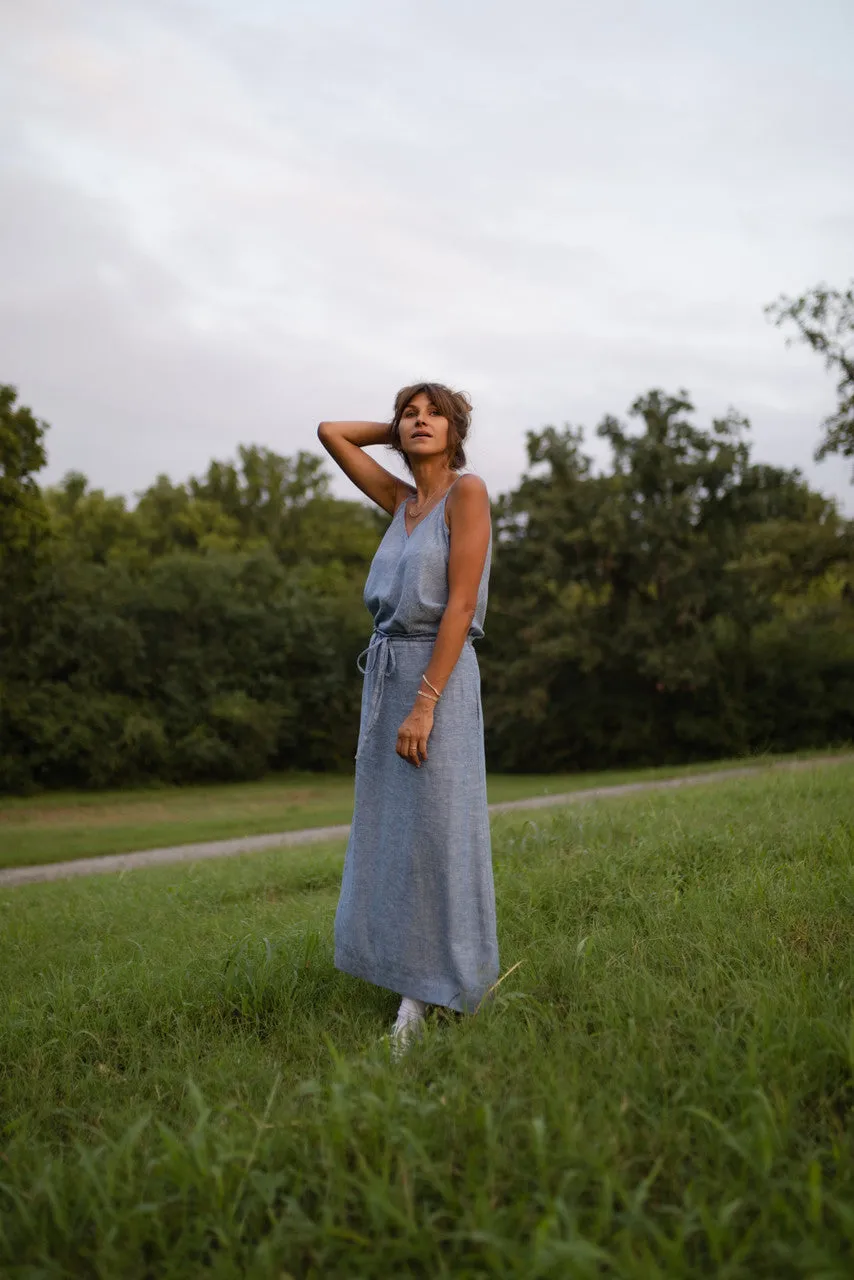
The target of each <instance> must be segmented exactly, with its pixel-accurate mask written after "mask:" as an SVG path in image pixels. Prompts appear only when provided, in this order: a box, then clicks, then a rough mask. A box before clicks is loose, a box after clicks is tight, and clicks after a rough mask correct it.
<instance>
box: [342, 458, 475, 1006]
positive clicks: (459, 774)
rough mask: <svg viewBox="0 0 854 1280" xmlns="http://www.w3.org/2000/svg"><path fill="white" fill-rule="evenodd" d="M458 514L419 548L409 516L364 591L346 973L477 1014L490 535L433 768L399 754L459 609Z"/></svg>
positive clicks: (383, 549) (420, 536)
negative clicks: (451, 579) (448, 614)
mask: <svg viewBox="0 0 854 1280" xmlns="http://www.w3.org/2000/svg"><path fill="white" fill-rule="evenodd" d="M455 483H456V481H455ZM446 500H447V494H445V495H444V497H443V498H442V499H441V501H440V502H439V503H437V505H436V506H435V507H434V508H433V509H432V510H431V511H430V512H428V514H427V515H426V516H425V517H424V518H423V519H422V520H421V521H420V523H419V524H417V525H416V526H415V528H414V529H413V530H412V533H411V534H407V532H406V527H405V523H404V505H405V504H403V503H401V505H400V506H399V507H398V508H397V510H396V512H395V514H394V517H393V519H392V521H391V524H390V525H389V527H388V529H387V530H386V532H385V535H384V536H383V539H382V541H381V542H380V545H379V547H378V548H377V551H376V554H375V556H374V559H373V561H372V563H371V568H370V571H369V573H368V577H367V581H366V583H365V590H364V597H363V598H364V602H365V606H366V607H367V609H368V610H369V612H370V613H371V615H372V617H373V619H374V632H373V634H372V636H371V639H370V643H369V644H368V647H367V648H366V649H364V650H363V652H362V653H361V654H359V658H358V659H357V665H358V667H359V670H360V671H361V672H362V673H363V675H364V677H365V679H364V685H363V688H362V709H361V720H360V725H359V744H358V749H357V752H356V785H355V806H354V812H353V823H352V826H351V828H350V839H349V842H348V845H347V854H346V857H345V861H344V875H343V880H342V885H341V896H340V898H339V902H338V909H337V912H336V915H335V964H336V966H337V968H339V969H341V970H343V971H344V972H345V973H351V974H354V975H355V976H357V977H360V978H365V979H367V981H369V982H373V983H375V984H376V985H377V986H380V987H387V988H388V989H389V990H391V991H396V992H398V993H399V994H400V995H406V996H410V997H412V998H414V999H417V1000H424V1001H426V1002H427V1003H428V1004H439V1005H445V1006H447V1007H448V1008H450V1009H456V1010H458V1011H460V1012H470V1011H471V1010H473V1009H474V1008H475V1007H476V1006H477V1004H478V1003H479V1002H480V1000H481V999H482V998H483V996H484V995H485V994H486V992H487V990H488V989H489V987H490V986H492V984H493V983H494V982H495V981H496V980H497V978H498V940H497V937H496V931H495V891H494V888H493V880H492V847H491V841H490V831H489V814H488V811H487V804H486V762H485V756H484V746H483V715H482V711H481V700H480V669H479V667H478V661H477V654H476V653H475V649H474V641H475V640H478V639H480V637H481V636H483V634H484V631H483V622H484V617H485V614H486V604H487V595H488V583H489V571H490V566H491V559H492V535H491V533H490V539H489V549H488V551H487V557H486V563H485V565H484V568H483V574H482V576H481V581H480V586H479V591H478V600H477V608H476V611H475V616H474V618H473V619H472V623H471V626H470V628H469V634H468V637H467V639H466V641H465V643H464V645H463V649H462V653H461V654H460V657H459V660H458V661H457V663H456V666H455V667H454V669H453V671H452V672H451V676H450V679H449V680H448V682H447V684H446V685H445V688H444V690H443V691H442V697H441V699H440V701H439V702H437V703H436V704H434V719H433V730H432V732H431V734H430V738H429V740H428V743H427V760H426V762H424V763H422V765H421V767H420V768H416V767H415V766H414V765H412V764H410V763H409V761H407V760H404V759H403V758H402V757H401V756H399V755H398V754H397V752H396V751H395V743H396V742H397V732H398V729H399V728H400V726H401V724H402V723H403V721H404V720H405V719H406V716H407V715H408V714H409V712H410V711H411V709H412V706H413V703H414V702H415V697H416V690H417V689H418V688H419V685H420V681H421V676H422V674H423V672H424V670H425V668H426V666H427V663H428V662H429V661H430V655H431V653H432V649H433V644H434V642H435V638H436V633H437V631H438V628H439V623H440V622H441V620H442V614H443V612H444V609H445V606H446V605H447V602H448V553H449V550H450V534H449V532H448V527H447V525H446V524H445V516H444V512H445V502H446ZM362 660H364V665H363V662H362Z"/></svg>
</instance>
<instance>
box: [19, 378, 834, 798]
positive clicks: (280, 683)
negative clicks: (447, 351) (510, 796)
mask: <svg viewBox="0 0 854 1280" xmlns="http://www.w3.org/2000/svg"><path fill="white" fill-rule="evenodd" d="M4 394H5V398H4V399H2V400H1V401H0V404H2V406H3V408H2V423H3V424H4V425H3V428H2V429H3V432H4V434H3V437H2V439H3V442H4V443H3V449H4V451H5V452H4V457H7V458H8V461H7V462H6V464H5V465H6V470H7V472H8V476H10V477H12V481H13V483H14V484H15V485H17V489H16V490H15V491H16V492H17V493H19V495H24V497H23V498H22V499H21V502H19V503H18V506H17V507H16V508H15V509H14V510H15V512H16V513H17V514H13V515H12V516H10V517H9V520H10V524H9V527H10V530H11V532H10V547H11V548H12V553H11V555H10V556H7V560H6V562H5V563H6V566H7V569H8V574H13V575H14V583H15V589H14V590H12V589H11V587H9V589H8V590H7V591H6V593H5V597H4V603H5V601H6V600H14V607H13V608H11V609H10V608H9V607H8V604H7V605H6V608H5V610H4V614H5V617H6V620H5V622H4V624H3V625H4V627H5V630H4V633H3V634H4V635H5V637H6V640H5V651H4V661H3V680H4V689H3V700H4V714H3V717H2V720H0V789H2V790H6V791H26V790H31V789H36V788H50V787H53V788H55V787H107V786H109V787H114V786H120V785H131V784H134V783H142V782H145V781H148V780H153V779H161V780H170V781H174V782H191V781H203V780H205V779H210V780H226V779H248V778H255V777H259V776H261V775H262V774H264V773H265V772H266V771H267V770H270V769H282V768H288V769H303V770H305V769H308V770H319V769H350V768H351V767H352V758H353V754H354V752H355V743H356V737H357V732H358V719H359V716H358V704H359V697H360V693H361V679H360V677H359V675H358V674H357V672H356V668H355V657H356V655H357V654H358V652H359V651H360V650H361V649H362V648H363V647H364V644H365V643H366V640H367V635H368V632H369V628H370V620H369V618H368V615H367V613H366V611H365V608H364V604H363V600H362V592H363V588H364V581H365V577H366V574H367V571H368V567H369V564H370V561H371V558H372V556H373V554H374V551H375V549H376V546H377V542H378V540H379V538H380V536H381V535H382V533H383V531H384V530H385V528H386V527H387V525H388V517H387V516H386V515H385V514H384V513H381V512H379V511H377V510H376V509H372V508H368V507H366V506H365V505H364V504H362V503H357V502H342V501H340V500H338V499H335V498H333V497H331V496H330V494H329V492H328V488H329V483H328V477H327V476H326V474H325V472H324V470H323V459H322V458H320V457H316V456H314V455H312V454H309V453H305V452H299V453H298V454H297V455H296V456H294V457H291V458H288V457H283V456H281V455H279V454H276V453H274V452H273V451H272V450H269V449H264V448H261V447H259V446H254V445H253V446H244V447H241V448H240V449H239V450H238V456H237V459H236V460H234V461H213V462H212V463H211V464H210V466H209V467H208V470H207V472H206V473H205V475H204V476H202V477H195V478H190V479H189V480H188V481H187V482H186V483H181V484H178V483H174V482H173V481H171V480H170V479H169V478H168V477H167V476H164V475H160V476H158V477H157V479H156V480H155V482H154V483H153V484H152V485H151V486H150V487H149V488H148V489H146V490H145V491H143V492H141V493H140V494H138V495H137V500H136V502H135V503H129V502H127V501H126V500H125V499H124V498H122V497H111V496H109V495H107V494H105V493H104V492H103V491H101V490H98V489H91V488H90V487H89V485H88V482H87V480H86V478H85V477H84V476H82V475H80V474H79V473H75V472H71V473H69V474H68V475H66V477H65V478H64V480H63V481H62V482H61V483H60V484H59V485H57V486H55V487H53V488H50V489H48V490H47V492H46V494H45V495H44V499H43V500H42V498H41V496H40V495H39V492H38V488H37V486H36V485H35V481H34V479H33V472H34V470H35V469H37V467H38V466H40V465H41V463H42V462H43V460H44V450H43V446H42V443H41V439H42V435H43V430H44V427H43V424H39V423H37V422H36V421H35V419H33V418H32V415H31V414H30V413H29V410H23V409H15V408H14V393H13V392H12V391H11V389H9V388H7V389H6V391H5V393H4ZM630 417H631V418H632V419H634V423H635V424H636V425H633V426H632V428H631V429H629V427H627V426H626V425H624V424H623V423H621V422H620V421H618V420H617V419H616V418H614V417H612V416H608V417H606V418H605V419H604V420H603V422H602V423H601V425H600V426H599V428H598V434H599V436H600V437H601V438H603V439H604V440H606V441H607V443H608V445H609V446H610V450H611V464H610V466H609V467H608V468H607V470H605V471H603V472H597V471H595V469H594V467H593V464H592V460H591V458H590V457H589V456H588V455H587V454H586V453H585V451H584V438H583V432H582V431H581V430H580V429H578V428H572V427H566V428H564V429H563V430H562V431H559V430H557V429H556V428H554V427H546V428H545V429H544V430H542V431H539V432H529V433H528V441H527V447H528V462H529V468H528V470H527V472H526V474H525V475H524V476H523V477H522V479H521V481H520V483H519V485H518V486H517V488H516V489H515V490H514V491H512V492H510V493H507V494H504V495H500V496H499V497H497V499H496V501H495V504H494V517H495V529H496V541H495V558H494V565H493V575H492V580H491V586H490V602H489V615H488V625H487V628H486V631H487V634H486V638H485V640H484V641H483V643H482V644H481V645H480V646H479V651H480V654H481V663H482V671H483V678H484V680H483V692H484V718H485V725H486V732H487V752H488V756H489V759H490V764H491V766H492V768H493V769H495V770H497V771H520V772H526V773H530V772H531V771H532V770H536V771H539V772H542V773H551V772H554V771H556V770H560V771H575V770H578V769H591V768H611V767H614V766H620V765H622V766H627V767H631V766H638V765H657V764H674V763H677V762H681V761H685V762H688V761H694V760H699V759H703V758H710V757H713V758H714V757H721V756H737V755H740V754H743V753H745V752H752V751H756V750H760V751H763V750H764V751H768V750H771V751H781V752H782V751H791V750H796V749H798V748H800V747H803V746H814V745H822V744H827V743H832V742H838V741H845V740H850V739H851V738H854V694H852V676H851V672H852V670H854V607H852V606H854V572H852V564H854V559H852V526H851V524H850V522H846V521H845V520H844V519H843V518H842V517H841V516H840V515H839V513H838V511H837V510H836V508H835V506H834V505H833V503H831V502H828V501H827V500H826V499H824V498H823V497H821V495H820V494H817V493H815V492H813V491H811V490H810V489H809V487H808V486H807V484H806V483H805V481H804V480H803V478H802V476H801V475H800V474H799V473H798V472H797V471H785V470H781V469H779V468H775V467H769V466H764V465H761V464H757V463H754V462H753V461H752V460H751V457H750V450H749V447H748V443H747V424H746V422H745V421H744V420H743V419H741V418H740V417H739V416H738V415H737V414H735V413H734V412H731V413H730V414H728V415H727V416H726V417H724V418H721V419H719V420H716V421H713V422H712V423H711V425H710V426H708V427H701V426H699V425H698V424H697V423H696V421H695V416H694V411H693V407H692V405H691V403H690V400H689V398H688V396H687V394H686V393H684V392H682V393H680V394H679V395H676V396H671V395H667V394H665V393H664V392H663V391H658V390H655V391H651V392H649V393H648V394H647V395H645V396H642V397H640V398H639V399H638V400H636V401H635V403H634V404H633V405H632V407H631V409H630ZM28 504H29V505H28ZM24 511H27V512H29V513H30V517H32V518H29V517H28V521H29V522H28V521H27V520H24V519H23V517H22V514H21V513H22V512H24ZM7 514H8V513H7ZM8 574H7V582H8V583H11V582H12V579H11V578H9V577H8ZM793 690H798V697H797V698H796V699H793V697H792V691H793Z"/></svg>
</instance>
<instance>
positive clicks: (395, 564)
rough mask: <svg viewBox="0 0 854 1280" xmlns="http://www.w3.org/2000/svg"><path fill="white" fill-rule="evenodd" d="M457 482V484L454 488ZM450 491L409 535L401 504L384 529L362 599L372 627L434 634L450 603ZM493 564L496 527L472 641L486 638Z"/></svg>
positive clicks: (476, 611) (380, 629)
mask: <svg viewBox="0 0 854 1280" xmlns="http://www.w3.org/2000/svg"><path fill="white" fill-rule="evenodd" d="M456 483H457V481H456V480H455V481H454V484H456ZM453 487H454V485H451V486H450V488H449V489H448V491H447V493H445V494H444V495H443V496H442V498H441V500H440V501H439V502H437V504H436V506H435V507H433V509H432V511H429V512H428V513H427V515H426V516H425V517H424V518H423V520H421V521H420V522H419V523H418V524H417V525H416V526H415V528H414V529H413V530H412V533H411V534H407V532H406V524H405V520H404V509H405V507H406V502H401V504H400V505H399V506H398V508H397V510H396V511H395V513H394V516H393V518H392V521H391V524H390V525H389V527H388V528H387V529H386V531H385V534H384V535H383V538H382V541H381V542H380V545H379V546H378V547H377V550H376V554H375V555H374V558H373V560H372V562H371V568H370V571H369V573H368V577H367V581H366V582H365V590H364V593H363V597H362V598H363V600H364V602H365V607H366V608H367V609H368V611H369V612H370V614H371V616H372V617H373V619H374V627H375V628H376V630H377V631H381V632H383V633H384V634H386V635H394V634H397V635H400V634H404V635H435V634H436V632H437V631H438V630H439V623H440V622H441V621H442V614H443V613H444V611H445V608H446V606H447V603H448V555H449V552H450V549H451V535H450V532H449V530H448V528H447V525H446V524H445V503H446V501H447V498H448V493H450V492H451V489H452V488H453ZM491 562H492V528H491V527H490V530H489V545H488V547H487V551H486V561H485V563H484V566H483V573H482V574H481V577H480V584H479V586H478V592H477V608H476V609H475V614H474V617H473V618H472V622H471V626H470V627H469V632H468V635H469V639H470V640H479V639H480V637H481V636H482V635H483V623H484V618H485V617H486V603H487V596H488V591H489V571H490V565H491Z"/></svg>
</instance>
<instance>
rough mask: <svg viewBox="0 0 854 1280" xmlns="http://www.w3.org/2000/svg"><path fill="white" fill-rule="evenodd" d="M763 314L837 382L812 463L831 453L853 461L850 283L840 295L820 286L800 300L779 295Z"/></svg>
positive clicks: (853, 290)
mask: <svg viewBox="0 0 854 1280" xmlns="http://www.w3.org/2000/svg"><path fill="white" fill-rule="evenodd" d="M765 313H766V315H768V316H770V318H771V319H772V320H773V321H774V324H775V325H776V326H777V327H778V328H779V327H780V326H781V325H783V324H787V323H788V324H793V325H794V326H795V328H796V330H797V339H798V340H800V341H802V342H806V343H807V344H808V345H809V346H810V347H812V349H813V351H817V352H818V353H819V355H821V356H823V357H824V363H825V368H826V369H828V370H829V371H831V372H833V373H835V374H836V376H837V378H838V381H837V384H836V394H837V397H838V404H837V406H836V411H835V412H834V413H832V414H830V416H829V417H827V418H825V420H824V422H823V423H822V426H823V428H824V439H823V440H822V441H821V443H820V444H819V446H818V448H817V449H816V451H815V457H816V460H817V461H820V460H821V459H822V458H826V457H827V456H828V454H831V453H838V454H840V455H841V456H842V457H843V458H854V282H852V283H851V284H850V285H849V287H848V289H847V290H846V291H845V292H844V293H842V292H840V290H839V289H829V288H828V287H827V285H823V284H820V285H817V286H816V288H814V289H810V290H808V292H807V293H805V294H803V296H802V297H800V298H788V297H786V296H785V295H783V296H781V297H780V298H778V299H777V301H776V302H772V303H770V305H769V306H767V307H766V308H765ZM852 479H854V472H852Z"/></svg>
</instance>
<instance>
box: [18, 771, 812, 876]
mask: <svg viewBox="0 0 854 1280" xmlns="http://www.w3.org/2000/svg"><path fill="white" fill-rule="evenodd" d="M802 754H806V755H807V756H808V755H809V753H802ZM813 754H817V753H813ZM785 758H791V759H794V758H797V757H782V756H771V755H765V756H756V757H751V758H749V759H747V760H722V761H717V762H713V763H708V764H703V765H696V764H695V765H683V766H679V765H675V766H672V767H669V768H667V767H665V768H657V769H633V770H617V771H611V772H609V773H575V774H549V775H539V774H527V775H521V774H520V775H514V774H509V775H508V774H493V775H491V776H490V777H489V779H488V794H489V800H490V802H491V803H492V802H498V801H502V800H519V799H527V798H529V797H532V796H540V795H556V794H559V793H561V792H564V791H580V790H584V789H586V788H589V787H596V786H600V785H602V784H605V785H607V784H612V783H620V782H638V781H644V780H647V779H654V778H670V777H679V776H680V775H683V774H690V773H700V772H707V771H710V770H712V771H714V770H718V769H725V768H728V767H732V766H734V765H739V764H756V765H762V764H769V763H771V762H772V761H774V760H780V759H785ZM352 813H353V779H352V777H351V776H348V775H340V774H339V775H335V774H332V775H330V774H318V773H291V774H287V775H283V776H281V777H274V778H267V779H265V780H263V781H261V782H245V783H229V784H217V785H211V786H196V787H166V786H163V787H152V788H147V789H139V790H134V791H108V792H56V793H52V794H49V795H44V796H34V797H28V798H26V799H19V798H10V797H0V868H2V867H18V866H33V865H35V864H39V863H47V862H66V861H68V860H69V859H72V858H94V857H98V856H101V855H103V854H109V853H130V852H132V851H133V850H136V849H156V848H164V847H166V846H169V845H179V844H194V843H196V842H197V841H202V840H226V839H229V838H230V837H235V836H248V835H265V834H267V833H269V832H277V831H298V830H301V829H302V828H305V827H325V826H334V825H337V824H340V823H348V822H349V821H350V819H351V817H352Z"/></svg>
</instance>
